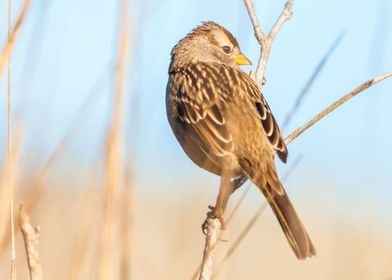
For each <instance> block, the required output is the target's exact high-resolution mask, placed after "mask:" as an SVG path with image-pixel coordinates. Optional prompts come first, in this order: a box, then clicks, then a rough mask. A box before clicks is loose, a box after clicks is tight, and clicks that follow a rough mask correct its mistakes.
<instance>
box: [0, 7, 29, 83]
mask: <svg viewBox="0 0 392 280" xmlns="http://www.w3.org/2000/svg"><path fill="white" fill-rule="evenodd" d="M29 4H30V0H25V1H24V3H23V6H22V8H21V10H20V12H19V15H18V19H17V20H16V23H15V26H14V28H13V29H12V31H11V33H10V35H9V37H8V40H7V42H6V44H5V46H4V48H3V50H2V51H1V54H0V77H1V74H2V73H3V70H4V66H5V65H6V63H7V61H8V56H9V55H10V52H11V49H12V47H13V46H14V44H15V40H16V37H17V35H18V33H19V31H20V27H21V26H22V23H23V21H24V19H25V17H26V12H27V8H28V7H29Z"/></svg>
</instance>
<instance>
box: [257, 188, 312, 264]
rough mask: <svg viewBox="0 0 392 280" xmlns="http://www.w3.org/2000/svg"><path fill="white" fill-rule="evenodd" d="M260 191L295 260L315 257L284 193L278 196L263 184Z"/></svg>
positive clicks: (303, 228) (308, 238) (303, 229)
mask: <svg viewBox="0 0 392 280" xmlns="http://www.w3.org/2000/svg"><path fill="white" fill-rule="evenodd" d="M279 184H280V182H279ZM282 189H283V187H282ZM261 190H262V192H263V193H264V195H265V197H266V199H267V201H268V203H269V204H270V206H271V208H272V210H273V212H274V213H275V215H276V217H277V218H278V221H279V223H280V225H281V227H282V229H283V232H284V234H285V235H286V238H287V240H288V242H289V244H290V246H291V248H292V249H293V251H294V253H295V255H296V256H297V258H298V259H300V260H302V259H305V258H307V257H312V256H315V255H316V249H315V248H314V246H313V243H312V241H311V240H310V237H309V235H308V233H307V232H306V229H305V227H304V226H303V224H302V222H301V220H300V219H299V217H298V215H297V213H296V212H295V209H294V207H293V205H292V204H291V202H290V200H289V197H288V196H287V194H286V192H285V191H284V190H283V193H279V194H278V193H277V192H275V191H274V188H273V187H271V186H270V185H269V184H268V183H267V184H264V187H263V188H261Z"/></svg>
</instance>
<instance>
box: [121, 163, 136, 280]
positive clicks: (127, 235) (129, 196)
mask: <svg viewBox="0 0 392 280" xmlns="http://www.w3.org/2000/svg"><path fill="white" fill-rule="evenodd" d="M132 170H133V168H132V167H130V168H128V169H127V172H126V174H125V180H124V181H125V182H124V188H123V192H122V205H121V210H122V213H121V219H122V220H121V225H122V226H121V272H120V279H121V280H129V279H131V278H132V266H131V260H132V227H133V179H132V175H131V172H132Z"/></svg>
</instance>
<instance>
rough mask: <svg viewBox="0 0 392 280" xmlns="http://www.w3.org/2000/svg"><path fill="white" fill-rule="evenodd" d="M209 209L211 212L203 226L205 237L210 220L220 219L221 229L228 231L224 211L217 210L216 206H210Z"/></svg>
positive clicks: (208, 213)
mask: <svg viewBox="0 0 392 280" xmlns="http://www.w3.org/2000/svg"><path fill="white" fill-rule="evenodd" d="M208 208H209V209H210V210H211V211H208V212H207V218H206V220H205V221H204V223H203V224H202V226H201V229H202V231H203V233H204V235H207V228H208V220H209V219H218V220H219V222H220V224H221V229H222V230H225V229H226V224H225V220H224V219H223V211H222V209H221V208H215V207H214V206H211V205H209V206H208Z"/></svg>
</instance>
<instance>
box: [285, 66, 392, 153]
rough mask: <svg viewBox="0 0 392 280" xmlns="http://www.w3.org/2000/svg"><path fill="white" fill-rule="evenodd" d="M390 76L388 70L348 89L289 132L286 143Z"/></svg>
mask: <svg viewBox="0 0 392 280" xmlns="http://www.w3.org/2000/svg"><path fill="white" fill-rule="evenodd" d="M391 76H392V71H389V72H387V73H385V74H383V75H380V76H378V77H376V78H374V79H371V80H369V81H367V82H365V83H363V84H361V85H360V86H358V87H357V88H355V89H353V90H352V91H350V92H349V93H347V94H346V95H345V96H343V97H342V98H340V99H339V100H337V101H336V102H334V103H333V104H331V105H330V106H329V107H327V108H326V109H324V110H323V111H322V112H320V113H319V114H317V115H316V116H315V117H314V118H313V119H311V120H310V121H309V122H307V123H306V124H305V125H304V126H302V127H300V128H298V129H297V130H295V131H294V132H293V133H291V134H290V135H289V136H288V137H287V138H286V139H285V142H286V144H287V145H288V144H290V143H291V142H292V141H293V140H294V139H296V138H297V137H298V136H300V135H301V134H302V133H303V132H304V131H305V130H307V129H308V128H310V127H311V126H313V125H314V124H315V123H316V122H318V121H319V120H321V119H322V118H324V117H325V116H326V115H328V114H329V113H331V112H332V111H333V110H335V109H336V108H338V107H339V106H340V105H343V104H344V103H346V102H347V101H349V100H350V99H351V98H353V97H354V96H356V95H357V94H359V93H361V92H363V91H364V90H365V89H368V88H370V87H371V86H374V85H375V84H377V83H379V82H381V81H383V80H385V79H387V78H389V77H391Z"/></svg>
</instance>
